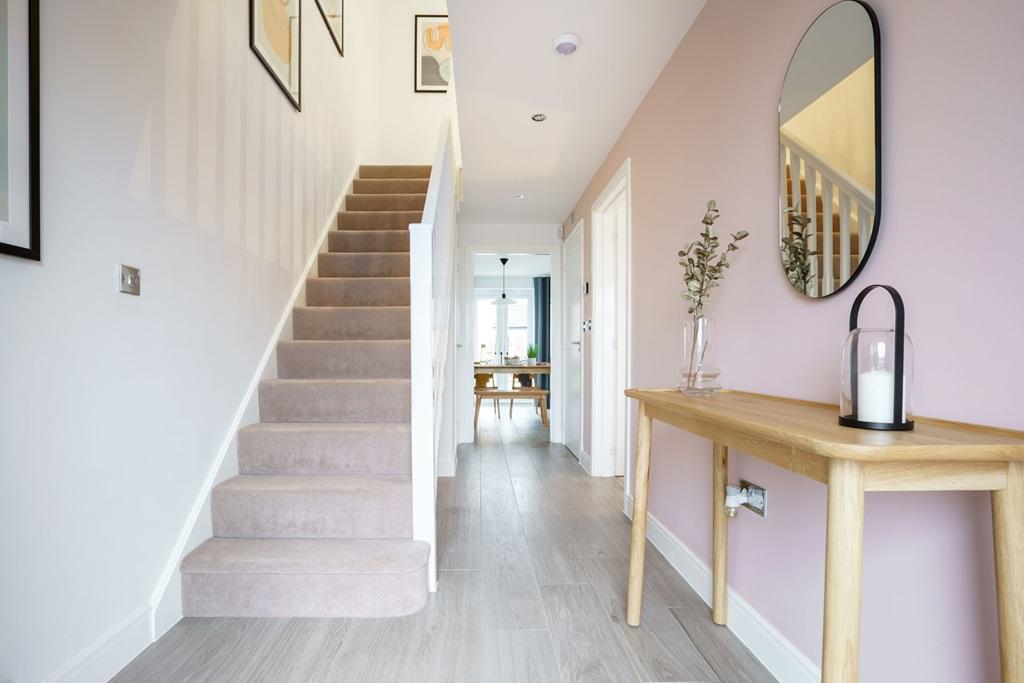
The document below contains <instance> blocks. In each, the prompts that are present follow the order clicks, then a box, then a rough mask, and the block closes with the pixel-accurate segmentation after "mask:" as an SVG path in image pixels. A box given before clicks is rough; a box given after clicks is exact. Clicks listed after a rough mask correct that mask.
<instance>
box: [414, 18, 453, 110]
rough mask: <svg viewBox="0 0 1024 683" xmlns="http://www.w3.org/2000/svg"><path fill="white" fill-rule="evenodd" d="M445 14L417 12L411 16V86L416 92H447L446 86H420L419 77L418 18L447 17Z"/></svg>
mask: <svg viewBox="0 0 1024 683" xmlns="http://www.w3.org/2000/svg"><path fill="white" fill-rule="evenodd" d="M447 18H448V15H447V14H417V15H415V16H414V17H413V24H412V88H413V92H418V93H442V94H443V93H447V92H448V88H445V89H444V90H428V89H424V88H420V79H419V59H420V54H419V49H420V48H419V45H420V19H447Z"/></svg>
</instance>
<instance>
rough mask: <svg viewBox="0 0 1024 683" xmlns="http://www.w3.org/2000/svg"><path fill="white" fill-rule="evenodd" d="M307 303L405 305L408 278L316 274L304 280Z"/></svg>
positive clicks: (406, 303)
mask: <svg viewBox="0 0 1024 683" xmlns="http://www.w3.org/2000/svg"><path fill="white" fill-rule="evenodd" d="M306 305H307V306H408V305H409V278H407V277H318V278H310V279H309V280H307V281H306Z"/></svg>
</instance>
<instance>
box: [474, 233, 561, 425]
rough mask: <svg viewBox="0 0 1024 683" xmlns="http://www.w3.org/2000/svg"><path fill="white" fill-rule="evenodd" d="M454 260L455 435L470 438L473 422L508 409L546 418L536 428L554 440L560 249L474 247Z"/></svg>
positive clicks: (558, 384) (500, 417) (558, 413)
mask: <svg viewBox="0 0 1024 683" xmlns="http://www.w3.org/2000/svg"><path fill="white" fill-rule="evenodd" d="M462 263H463V264H464V265H465V268H464V272H463V275H462V279H461V282H460V285H461V287H460V295H459V298H460V302H461V306H462V310H463V323H462V326H461V329H460V346H461V347H462V348H461V356H460V378H459V391H458V392H457V393H458V395H459V396H460V398H459V437H460V439H459V440H460V441H461V442H464V443H465V442H472V441H473V440H474V438H475V431H476V430H475V426H476V424H477V422H478V421H480V420H486V421H491V420H508V419H509V414H510V412H512V411H514V413H515V415H516V418H517V419H527V420H534V419H535V420H536V421H537V422H538V425H540V424H543V422H545V421H546V422H547V424H546V425H543V429H541V430H539V431H538V432H537V433H542V434H544V435H545V436H546V437H547V438H548V439H550V440H551V441H555V442H560V441H561V439H562V424H561V415H562V410H561V400H562V398H561V376H560V373H561V371H562V363H561V360H562V336H561V329H562V322H561V315H560V313H561V286H562V285H561V250H560V249H558V248H554V247H551V246H548V247H546V248H530V247H525V246H522V245H519V246H514V247H501V246H496V245H477V246H470V247H466V250H465V254H464V256H463V260H462ZM482 389H494V390H496V391H495V392H493V393H494V396H493V397H492V396H491V395H490V393H487V392H484V391H481V390H482ZM509 392H512V393H513V395H509ZM534 394H542V396H543V397H540V396H537V395H534ZM481 396H483V397H482V398H481V401H480V402H479V404H478V401H477V398H478V397H481Z"/></svg>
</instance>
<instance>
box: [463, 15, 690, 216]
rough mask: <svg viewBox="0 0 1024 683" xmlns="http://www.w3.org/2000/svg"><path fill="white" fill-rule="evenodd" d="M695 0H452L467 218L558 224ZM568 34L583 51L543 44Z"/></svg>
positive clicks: (681, 30)
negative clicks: (540, 119)
mask: <svg viewBox="0 0 1024 683" xmlns="http://www.w3.org/2000/svg"><path fill="white" fill-rule="evenodd" d="M703 5H704V0H635V1H633V2H623V1H622V0H557V1H556V2H552V0H518V1H517V2H508V1H507V0H501V1H499V0H448V12H449V15H450V17H451V26H452V40H453V47H454V50H453V52H454V63H455V79H456V91H457V96H458V109H459V125H460V129H461V135H462V157H463V165H464V189H465V204H464V205H463V208H462V218H463V220H464V221H466V222H480V223H497V222H507V223H561V222H562V220H564V219H565V217H566V216H567V215H568V214H569V211H571V210H572V207H573V206H574V205H575V203H576V201H577V200H578V199H579V197H580V195H581V194H582V193H583V190H584V189H585V188H586V185H587V183H588V182H589V181H590V179H591V178H592V177H593V175H594V173H595V172H596V171H597V169H598V168H599V166H600V164H601V162H602V161H604V158H605V157H606V156H607V154H608V151H609V150H610V149H611V147H612V145H613V144H614V142H615V140H616V139H617V138H618V136H619V134H620V133H621V132H622V129H623V128H624V127H625V125H626V123H627V122H628V121H629V118H630V116H631V115H632V114H633V111H634V110H635V109H636V107H637V105H638V104H639V103H640V101H641V100H642V99H643V97H644V95H646V93H647V91H648V90H649V89H650V86H651V85H652V84H653V83H654V80H655V79H656V78H657V77H658V74H660V73H661V70H662V68H663V67H664V66H665V63H666V62H667V61H668V58H669V57H670V56H671V55H672V53H673V52H674V51H675V48H676V46H677V45H678V44H679V41H680V40H682V38H683V36H684V35H685V34H686V31H687V30H688V29H689V28H690V25H691V24H692V23H693V20H694V19H695V18H696V16H697V13H698V12H699V11H700V9H701V7H702V6H703ZM567 32H573V33H578V34H579V35H580V37H581V40H580V47H579V49H578V50H577V51H576V53H575V54H573V55H570V56H568V57H563V56H561V55H558V54H556V53H555V51H554V49H553V48H552V45H551V41H552V39H553V38H554V37H555V36H556V35H558V34H560V33H567ZM537 112H543V113H545V114H547V115H548V120H547V121H545V122H544V123H534V122H533V121H531V120H530V116H531V115H532V114H535V113H537ZM518 193H522V194H525V195H526V198H525V199H521V200H516V199H513V198H512V197H513V195H515V194H518Z"/></svg>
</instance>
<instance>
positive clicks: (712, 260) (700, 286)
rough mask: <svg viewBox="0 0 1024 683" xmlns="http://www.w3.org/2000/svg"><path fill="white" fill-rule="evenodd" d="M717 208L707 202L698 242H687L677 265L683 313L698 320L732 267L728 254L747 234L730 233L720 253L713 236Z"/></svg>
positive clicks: (734, 249) (743, 231) (717, 215)
mask: <svg viewBox="0 0 1024 683" xmlns="http://www.w3.org/2000/svg"><path fill="white" fill-rule="evenodd" d="M718 217H719V211H718V206H717V204H716V203H715V201H714V200H712V201H710V202H708V210H707V212H706V213H705V214H704V218H703V219H701V223H703V224H704V230H703V231H702V232H701V233H700V239H699V240H695V241H693V242H690V243H689V244H687V245H686V247H684V248H683V250H682V251H680V252H679V265H681V266H682V267H683V271H684V274H683V282H684V284H685V285H686V289H685V290H683V298H684V299H686V300H687V301H689V302H690V306H689V308H687V310H686V312H687V313H691V314H693V316H694V318H695V319H696V318H699V317H701V316H702V315H703V314H704V306H705V304H707V302H708V299H710V298H711V290H712V289H714V288H715V287H718V286H720V285H721V281H722V278H724V277H725V271H726V269H728V268H729V266H730V265H731V264H730V263H729V254H731V253H732V252H734V251H738V250H739V242H740V241H742V240H744V239H746V238H747V236H748V235H749V234H750V233H748V232H747V231H746V230H740V231H739V232H735V233H732V234H731V235H730V237H731V238H732V239H731V240H730V241H729V243H728V244H727V245H726V246H725V248H724V249H723V250H721V251H719V249H720V247H721V243H720V241H719V238H718V235H717V234H715V221H717V220H718Z"/></svg>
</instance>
